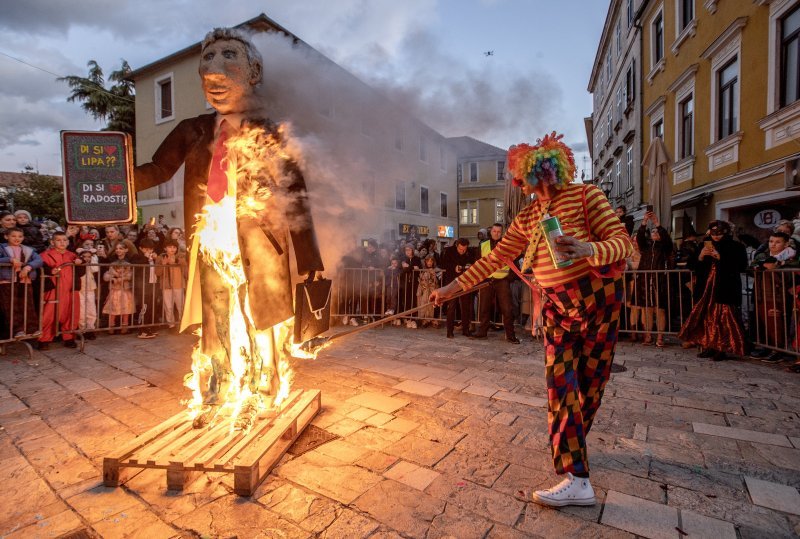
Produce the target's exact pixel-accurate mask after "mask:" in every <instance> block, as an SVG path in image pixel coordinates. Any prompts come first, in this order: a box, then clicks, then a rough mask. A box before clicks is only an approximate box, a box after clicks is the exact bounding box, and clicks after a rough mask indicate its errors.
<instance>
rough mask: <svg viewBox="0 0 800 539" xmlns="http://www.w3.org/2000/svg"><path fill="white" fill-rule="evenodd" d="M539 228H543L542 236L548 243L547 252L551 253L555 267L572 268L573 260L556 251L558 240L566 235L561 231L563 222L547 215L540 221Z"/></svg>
mask: <svg viewBox="0 0 800 539" xmlns="http://www.w3.org/2000/svg"><path fill="white" fill-rule="evenodd" d="M539 226H540V227H542V235H543V236H544V239H545V241H546V242H547V251H548V252H549V253H550V260H552V261H553V267H556V268H565V267H567V266H571V265H572V260H571V259H570V258H568V257H567V255H565V254H563V253H560V252H558V251H557V250H556V239H557V238H558V237H560V236H563V235H564V231H563V230H562V229H561V221H559V220H558V217H555V216H550V214H549V213H546V214H544V217H542V220H541V221H539Z"/></svg>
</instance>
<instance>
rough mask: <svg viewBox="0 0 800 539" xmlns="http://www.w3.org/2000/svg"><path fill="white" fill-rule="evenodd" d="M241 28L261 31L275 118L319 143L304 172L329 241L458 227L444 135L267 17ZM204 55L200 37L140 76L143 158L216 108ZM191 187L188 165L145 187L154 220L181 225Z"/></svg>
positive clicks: (348, 244)
mask: <svg viewBox="0 0 800 539" xmlns="http://www.w3.org/2000/svg"><path fill="white" fill-rule="evenodd" d="M239 27H241V28H245V29H246V30H247V31H249V32H252V33H253V41H254V43H255V44H256V46H257V47H258V48H259V49H260V50H261V53H262V55H263V57H264V82H263V95H264V96H265V108H266V110H267V112H268V114H269V116H270V118H272V119H273V120H276V121H281V122H283V121H288V122H290V123H291V126H292V133H293V134H294V135H297V137H295V139H294V140H295V141H302V143H305V144H306V146H304V147H308V148H310V149H311V151H310V152H309V153H308V154H305V153H304V155H307V156H308V157H309V159H308V161H313V160H314V159H316V161H315V163H314V165H315V166H316V167H317V168H316V169H313V168H312V169H311V170H309V168H306V167H304V173H305V175H306V182H307V183H308V185H309V194H310V197H311V199H312V211H313V213H314V219H315V222H317V223H320V222H321V223H324V224H325V225H328V226H321V227H320V226H318V228H325V229H326V230H321V231H318V235H319V236H320V238H321V239H320V241H321V243H322V242H324V241H325V240H326V239H328V238H327V237H326V236H330V238H331V239H332V240H334V241H335V242H337V243H342V244H343V245H341V247H340V250H348V249H352V248H353V247H355V243H356V241H355V240H365V239H366V238H376V239H378V240H380V241H384V242H391V241H392V240H395V239H397V238H399V237H401V236H404V235H405V233H406V232H405V231H407V230H408V229H409V228H411V227H416V230H417V231H418V234H419V236H421V237H422V239H424V238H425V237H429V238H435V237H437V235H438V233H439V231H440V230H444V231H447V230H450V231H454V230H455V229H456V227H457V217H456V209H457V192H456V191H457V187H456V181H455V177H456V174H455V167H456V157H455V154H454V153H453V152H452V150H451V149H450V147H449V146H448V144H447V143H446V139H445V138H444V137H443V136H442V135H441V134H439V133H438V132H436V131H435V130H434V129H432V128H430V127H429V126H427V125H425V124H424V123H423V122H421V121H419V120H418V119H416V118H414V117H413V116H411V115H410V114H409V113H408V112H407V111H405V110H402V109H400V108H399V107H398V106H396V105H395V104H394V103H392V102H391V101H389V99H388V98H387V97H386V96H385V95H383V94H381V93H379V92H377V91H375V90H374V89H373V88H371V87H369V86H368V85H366V84H364V83H363V82H362V81H360V80H359V79H358V78H356V77H355V76H353V75H352V74H350V73H349V72H347V71H346V70H345V69H343V68H342V67H341V66H339V65H337V64H336V63H334V62H332V61H331V60H329V59H328V58H326V57H325V56H323V55H322V54H321V53H319V52H318V51H316V50H315V49H313V48H312V47H310V46H309V45H307V44H305V43H304V42H302V41H301V40H299V39H298V38H297V37H296V36H294V35H292V34H291V33H289V32H288V31H287V30H285V29H284V28H282V27H281V26H280V25H278V24H277V23H275V22H274V21H272V20H271V19H269V18H268V17H266V16H265V15H263V14H262V15H259V16H258V17H255V18H253V19H251V20H249V21H246V22H245V23H242V24H241V25H239ZM276 36H277V37H276ZM199 59H200V43H199V42H198V43H195V44H192V45H190V46H188V47H186V48H185V49H182V50H180V51H178V52H175V53H173V54H171V55H169V56H166V57H164V58H161V59H159V60H156V61H154V62H152V63H150V64H148V65H145V66H143V67H140V68H138V69H136V70H134V71H133V73H132V74H131V78H132V79H133V80H134V81H135V83H136V159H137V164H140V163H143V162H147V161H149V160H150V158H151V156H152V155H153V153H154V152H155V150H156V148H158V146H159V144H160V143H161V141H162V140H164V138H165V137H166V136H167V134H169V132H170V131H171V130H172V129H173V128H174V127H175V126H176V125H177V124H178V123H179V122H180V121H181V120H183V119H185V118H191V117H194V116H197V115H200V114H207V113H210V112H213V109H211V107H210V106H209V105H208V104H207V103H206V101H205V97H204V95H203V91H202V87H201V84H200V77H199V75H198V71H197V67H198V64H199ZM315 150H319V151H315ZM322 157H324V159H325V162H324V163H320V161H321V159H322ZM303 164H304V165H308V163H303ZM323 167H324V168H325V169H326V174H327V183H325V185H324V187H325V189H317V190H316V191H315V189H314V188H315V185H317V186H318V185H319V184H315V181H317V182H319V181H320V180H319V177H320V175H319V174H317V175H316V176H315V174H314V173H313V171H314V170H317V171H319V170H321V169H322V168H323ZM332 183H333V185H332ZM182 186H183V170H182V168H181V169H180V170H179V171H178V172H177V173H176V174H175V177H173V178H172V179H171V180H170V181H169V182H167V183H165V184H162V185H160V186H158V187H155V188H152V189H148V190H147V191H144V192H142V193H140V194H139V196H138V201H137V202H138V206H139V207H140V208H141V209H142V213H143V217H144V219H145V220H147V219H149V218H150V217H157V216H159V215H163V216H164V218H165V220H166V222H167V223H169V224H171V225H176V226H180V223H183V217H184V216H183V204H182V200H183V193H182V191H181V190H182ZM315 197H317V199H320V198H321V199H320V202H319V203H317V202H316V201H315ZM320 212H322V213H324V215H323V217H324V218H323V219H320V218H319V217H320V215H319V213H320ZM328 228H330V229H331V230H327V229H328Z"/></svg>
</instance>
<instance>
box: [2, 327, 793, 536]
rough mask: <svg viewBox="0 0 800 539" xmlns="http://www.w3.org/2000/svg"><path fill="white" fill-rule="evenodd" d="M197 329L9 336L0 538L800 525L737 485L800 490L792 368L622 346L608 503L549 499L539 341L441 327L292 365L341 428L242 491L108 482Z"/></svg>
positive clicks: (603, 465)
mask: <svg viewBox="0 0 800 539" xmlns="http://www.w3.org/2000/svg"><path fill="white" fill-rule="evenodd" d="M492 340H493V339H492ZM194 341H195V338H194V337H191V336H168V337H162V336H159V338H157V339H154V340H152V341H140V340H137V339H136V338H135V336H127V337H120V336H115V337H109V336H105V335H102V336H100V337H99V338H98V340H97V341H94V342H92V343H89V345H87V348H86V353H85V354H80V353H76V352H73V351H69V350H66V349H61V348H59V347H54V349H53V350H51V351H48V352H47V353H38V352H37V353H36V354H35V355H34V360H33V361H30V360H28V359H27V357H26V356H18V357H14V356H13V349H12V350H11V353H10V354H9V356H6V357H0V479H1V480H3V482H4V484H5V485H7V486H9V487H10V488H11V489H15V490H13V491H11V490H8V492H7V494H6V497H5V498H4V503H3V504H0V535H10V534H14V535H12V536H22V537H30V536H37V535H56V534H57V533H69V532H72V531H77V530H79V529H83V528H86V529H87V530H88V533H89V535H93V536H107V537H116V536H119V537H126V536H132V535H133V534H138V535H137V536H143V535H142V533H145V534H147V536H148V537H149V536H152V537H162V536H163V537H186V536H214V537H230V536H238V537H250V536H267V537H269V536H281V537H326V538H327V537H330V538H337V539H338V538H341V537H348V538H349V537H369V538H370V539H389V538H400V537H430V538H434V537H552V536H556V535H558V536H565V537H581V538H583V537H614V538H616V537H620V538H629V539H630V538H633V537H634V535H633V534H634V533H636V534H639V535H638V536H639V537H650V536H653V534H654V533H660V532H658V530H661V529H662V527H655V528H653V527H652V526H651V528H636V530H637V531H630V530H629V529H628V528H630V529H633V528H634V527H635V526H636V520H635V518H636V514H635V510H633V513H634V514H633V515H631V511H632V509H631V508H636V507H645V509H646V510H652V508H653V507H655V508H656V509H655V511H656V512H657V513H664V514H665V515H675V519H673V520H670V519H672V516H669V518H668V519H667V520H669V521H670V523H672V524H673V529H672V532H671V535H669V534H668V535H669V536H670V537H676V538H678V539H680V538H682V537H692V536H697V537H703V536H714V537H733V535H732V531H733V533H736V534H738V536H739V537H740V538H741V539H749V538H751V537H752V538H755V537H759V538H760V537H792V536H796V535H798V532H800V516H798V515H795V514H792V513H791V512H786V511H783V510H778V509H777V506H775V504H771V505H768V506H761V505H756V504H754V503H753V501H754V500H753V499H751V494H752V493H753V492H754V488H750V484H751V483H752V481H749V480H748V482H747V483H746V482H745V477H749V478H753V479H755V480H759V481H762V482H768V483H775V484H777V483H780V485H778V486H782V487H784V488H795V489H796V488H797V487H800V448H799V447H798V441H799V440H800V416H798V412H800V398H797V397H796V395H800V377H793V376H787V375H785V374H784V373H783V372H782V371H779V370H776V368H775V367H774V366H769V365H764V364H763V363H760V362H755V361H749V360H745V361H729V362H724V363H721V364H716V363H713V362H701V361H699V360H697V359H696V358H695V357H694V355H693V354H692V353H690V352H687V351H684V350H681V349H678V348H677V347H667V348H665V349H663V350H657V349H652V348H643V347H640V346H637V345H631V344H628V343H624V344H621V345H620V346H619V347H618V354H617V363H618V364H625V366H626V367H627V368H628V370H627V371H626V372H624V373H618V374H614V375H613V376H612V378H611V380H610V381H609V384H608V387H607V391H606V394H605V397H604V401H603V406H602V407H601V408H600V411H599V413H598V415H597V418H596V421H595V425H594V428H593V430H592V434H591V435H590V436H589V454H590V459H591V465H592V483H593V484H594V485H595V490H596V493H597V497H598V504H597V505H596V506H594V507H590V508H580V507H574V508H564V509H560V510H553V509H548V508H543V507H539V506H537V505H535V504H533V503H532V502H531V501H530V492H531V490H533V489H537V488H545V487H547V486H550V485H552V484H554V483H555V482H557V480H558V479H557V477H556V476H555V475H554V473H553V471H552V462H551V460H552V459H551V455H550V449H549V444H548V435H547V420H546V399H545V396H546V389H545V383H544V377H543V372H542V368H541V364H542V360H541V354H542V348H541V343H540V342H534V341H531V340H530V338H528V339H525V340H524V341H523V344H522V345H520V346H518V347H511V346H508V347H502V349H500V348H498V347H497V346H496V344H497V343H494V342H489V343H486V342H474V341H468V340H461V339H457V340H455V341H447V340H446V339H444V338H443V331H442V330H440V331H436V330H431V329H427V330H416V331H413V330H406V329H402V328H397V329H396V328H387V329H382V330H377V331H370V332H365V333H364V334H361V335H358V336H354V337H352V338H350V339H347V340H344V339H343V340H342V341H337V343H336V345H335V346H331V347H330V348H328V349H326V350H324V351H323V352H322V353H321V354H320V357H319V358H318V359H317V360H316V361H303V360H298V361H295V362H294V363H293V368H294V369H295V375H296V376H295V380H296V384H297V386H298V387H308V388H319V389H321V390H322V403H323V409H322V410H321V412H320V414H319V415H318V416H317V417H316V418H315V419H314V424H315V425H316V426H318V427H319V428H323V429H325V430H328V431H330V432H332V433H335V434H337V435H338V436H339V437H340V438H339V439H337V440H334V441H331V442H328V443H325V444H323V445H321V446H319V447H317V448H315V449H313V450H311V451H309V452H307V453H306V454H304V455H301V456H299V457H294V456H292V455H288V454H287V455H285V456H284V457H283V458H282V459H281V461H280V462H279V463H278V465H277V466H276V468H275V469H274V470H273V472H272V473H271V474H270V475H269V476H268V478H267V480H266V481H265V482H264V483H263V484H262V485H261V486H260V487H259V489H258V490H257V492H256V494H255V495H254V496H253V498H252V499H250V500H248V499H241V498H239V497H238V496H236V495H234V494H233V492H232V486H233V485H232V479H231V477H230V476H228V475H226V474H205V475H203V476H201V477H200V478H199V479H198V480H197V481H195V482H194V483H192V484H191V485H189V487H188V488H187V489H186V490H185V491H184V492H181V493H171V492H168V491H166V490H165V488H164V472H163V471H158V470H149V471H146V472H142V473H138V474H136V475H135V476H134V477H133V478H132V479H131V480H129V481H128V483H127V484H126V486H125V487H123V488H120V489H107V488H105V487H103V486H102V484H101V477H100V472H101V463H102V457H103V455H105V454H107V453H108V452H109V451H110V450H111V449H113V448H114V447H117V446H119V445H120V444H123V443H127V442H128V441H130V440H131V439H133V438H134V437H135V436H136V434H137V433H139V432H142V430H143V429H146V428H149V427H151V426H153V425H155V424H156V423H158V422H159V421H162V420H163V419H165V418H167V417H170V416H172V415H174V414H175V413H177V412H179V411H180V410H181V405H180V400H181V399H182V398H185V396H186V395H185V393H184V389H183V388H182V379H183V375H184V374H185V373H186V372H187V371H188V370H189V357H190V353H191V347H192V345H193V344H194ZM430 386H432V387H430ZM470 388H471V389H470ZM415 390H416V391H415ZM465 390H466V391H465ZM701 424H703V425H705V426H699V427H698V425H701ZM701 431H703V432H704V433H701ZM710 431H713V432H714V433H715V434H711V433H710ZM720 433H724V435H723V436H720ZM731 435H733V436H731ZM776 442H777V445H776ZM753 484H755V483H753ZM793 492H795V494H796V493H797V491H796V490H794V491H793ZM625 496H627V497H628V498H625ZM756 499H758V497H756ZM782 499H784V500H785V499H788V497H787V496H784V497H783V498H782ZM623 501H624V502H625V503H624V504H623V503H622V502H623ZM639 512H640V513H642V512H643V511H639ZM651 512H652V511H651ZM648 516H649V513H648ZM615 519H616V520H615ZM132 523H135V525H132ZM619 526H627V528H621V527H619ZM676 526H680V527H681V531H683V532H684V533H688V534H689V535H688V536H680V535H679V531H678V530H677V529H674V528H675V527H676ZM664 529H668V528H664ZM653 530H656V531H655V532H654V531H653ZM54 532H57V533H54ZM665 533H666V532H665Z"/></svg>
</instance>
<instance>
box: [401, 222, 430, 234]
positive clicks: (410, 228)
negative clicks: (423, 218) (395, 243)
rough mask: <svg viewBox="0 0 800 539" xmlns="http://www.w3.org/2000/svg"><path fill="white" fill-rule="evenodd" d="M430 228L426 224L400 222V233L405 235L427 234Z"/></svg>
mask: <svg viewBox="0 0 800 539" xmlns="http://www.w3.org/2000/svg"><path fill="white" fill-rule="evenodd" d="M429 233H430V229H429V228H428V227H427V226H425V225H411V224H408V223H400V235H401V236H403V237H407V236H409V235H410V236H413V237H419V236H427V235H428V234H429Z"/></svg>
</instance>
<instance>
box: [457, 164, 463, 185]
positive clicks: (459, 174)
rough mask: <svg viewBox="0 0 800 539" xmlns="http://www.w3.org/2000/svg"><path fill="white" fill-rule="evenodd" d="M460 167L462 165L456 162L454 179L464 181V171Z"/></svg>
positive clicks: (459, 181)
mask: <svg viewBox="0 0 800 539" xmlns="http://www.w3.org/2000/svg"><path fill="white" fill-rule="evenodd" d="M461 167H462V165H461V163H458V164H457V165H456V181H457V182H458V183H463V182H464V173H463V172H462V171H461Z"/></svg>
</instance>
